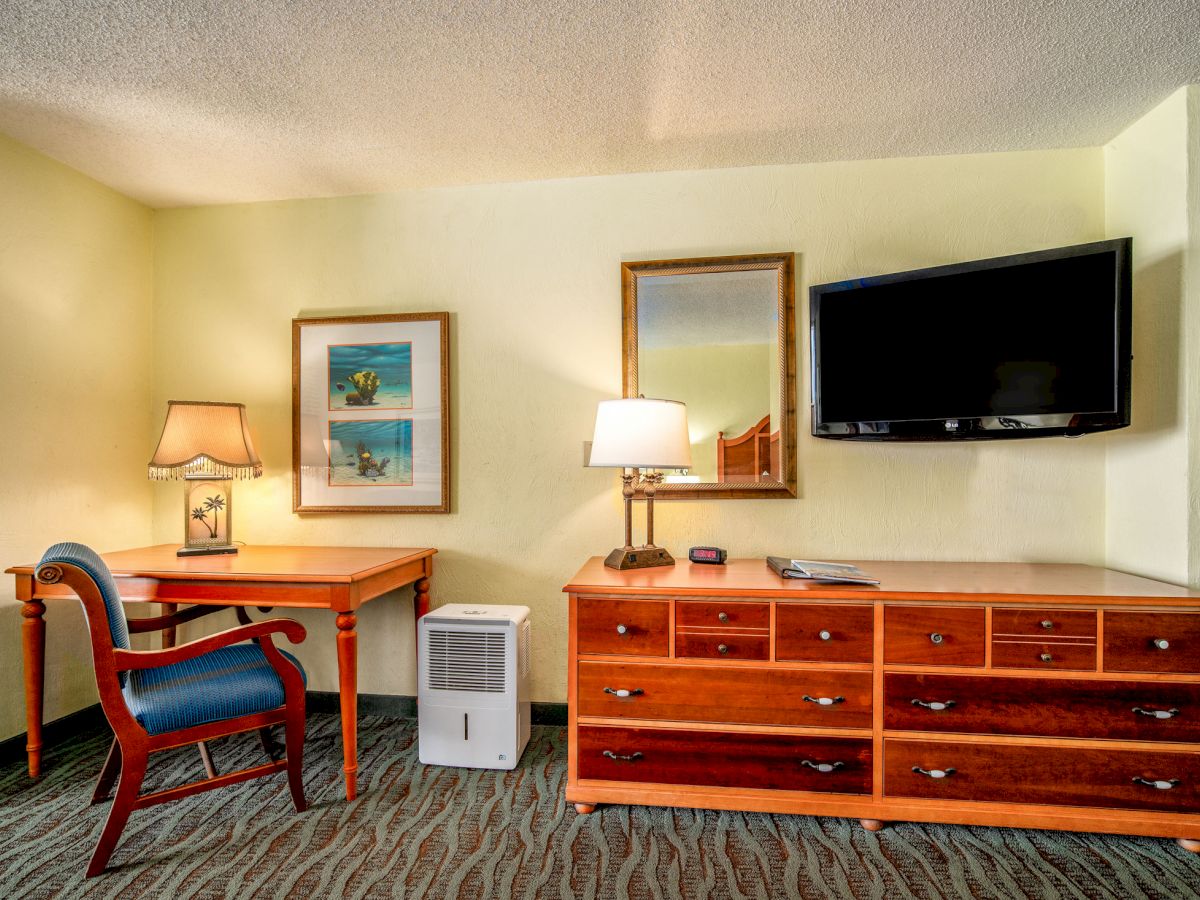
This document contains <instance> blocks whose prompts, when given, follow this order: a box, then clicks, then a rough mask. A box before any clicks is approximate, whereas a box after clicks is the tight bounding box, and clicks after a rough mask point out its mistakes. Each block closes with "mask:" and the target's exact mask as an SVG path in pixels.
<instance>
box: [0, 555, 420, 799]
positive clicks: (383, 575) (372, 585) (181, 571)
mask: <svg viewBox="0 0 1200 900" xmlns="http://www.w3.org/2000/svg"><path fill="white" fill-rule="evenodd" d="M177 549H178V546H177V545H176V544H159V545H158V546H155V547H140V548H138V549H136V550H121V551H119V552H116V553H106V554H104V561H105V562H106V563H107V564H108V567H109V569H111V570H112V573H113V575H114V576H115V578H116V579H117V586H118V588H119V590H120V591H121V599H122V600H125V601H127V602H136V603H144V602H151V603H161V604H163V605H164V607H166V608H167V612H171V611H173V610H174V608H175V606H176V605H177V604H180V603H187V604H192V603H195V604H204V605H212V606H257V607H261V608H264V609H266V608H269V607H276V606H278V607H282V608H284V609H328V610H330V611H331V612H333V613H335V614H336V616H337V618H336V623H337V659H338V689H339V693H340V696H341V713H342V752H343V758H344V760H345V769H344V771H345V773H346V799H348V800H353V799H354V798H355V796H356V795H357V793H358V787H357V776H358V633H357V631H356V630H355V627H356V625H357V624H358V617H357V615H356V614H355V610H357V609H358V608H359V607H360V606H362V605H363V604H364V603H366V602H367V601H368V600H372V599H374V598H375V597H378V596H380V595H382V594H386V593H387V592H389V591H394V590H396V589H397V588H401V587H404V586H405V585H407V584H411V585H413V587H414V597H413V606H414V612H415V614H416V617H417V618H420V617H421V616H422V615H424V614H425V613H427V612H428V611H429V579H430V577H431V576H432V575H433V555H434V554H435V553H437V550H435V549H432V548H424V549H413V548H384V547H269V546H250V547H243V548H241V552H239V553H237V554H236V555H231V556H200V557H185V558H180V557H177V556H176V555H175V551H176V550H177ZM34 568H35V567H34V566H33V565H24V566H13V567H12V568H11V569H7V570H6V571H7V572H8V573H9V574H11V575H15V576H16V579H17V599H18V600H20V601H21V602H22V603H23V604H24V606H23V608H22V610H21V615H22V616H23V617H24V619H25V621H24V623H23V625H22V628H21V630H22V635H23V639H24V640H23V643H24V655H25V720H26V724H27V727H28V743H27V744H26V750H27V751H28V752H29V774H30V775H31V776H32V777H34V778H37V777H38V776H39V775H40V774H41V770H42V692H43V681H44V671H45V670H44V660H45V655H46V622H45V619H44V618H43V614H44V613H45V612H46V604H45V603H44V601H45V600H46V599H47V598H48V597H63V596H74V594H73V593H72V591H71V590H70V589H69V588H67V587H65V586H64V585H58V584H55V585H45V584H39V583H38V581H37V579H35V578H34ZM173 641H174V635H173V634H169V633H166V632H164V634H163V642H164V644H166V645H168V646H169V645H170V644H171V643H172V642H173Z"/></svg>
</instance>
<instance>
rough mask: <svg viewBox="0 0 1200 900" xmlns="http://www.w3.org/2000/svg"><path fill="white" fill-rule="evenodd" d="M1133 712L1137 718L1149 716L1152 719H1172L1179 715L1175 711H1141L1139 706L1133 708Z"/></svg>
mask: <svg viewBox="0 0 1200 900" xmlns="http://www.w3.org/2000/svg"><path fill="white" fill-rule="evenodd" d="M1133 711H1134V712H1135V713H1137V714H1138V715H1139V716H1149V717H1150V718H1152V719H1173V718H1175V717H1176V716H1177V715H1179V710H1177V709H1142V707H1140V706H1135V707H1134V708H1133Z"/></svg>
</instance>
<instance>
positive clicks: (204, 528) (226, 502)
mask: <svg viewBox="0 0 1200 900" xmlns="http://www.w3.org/2000/svg"><path fill="white" fill-rule="evenodd" d="M183 498H184V507H183V512H184V519H183V546H182V547H180V548H179V550H178V551H176V555H177V556H211V555H216V554H221V553H237V552H238V551H237V547H235V546H234V544H233V537H232V531H233V528H232V523H233V481H232V479H227V478H213V477H211V476H207V475H188V476H187V477H186V479H185V481H184V488H183Z"/></svg>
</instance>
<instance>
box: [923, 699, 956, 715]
mask: <svg viewBox="0 0 1200 900" xmlns="http://www.w3.org/2000/svg"><path fill="white" fill-rule="evenodd" d="M912 705H913V706H920V707H921V708H923V709H931V710H933V711H934V712H941V711H942V710H943V709H951V708H952V707H954V706H957V705H958V704H956V703H955V702H954V701H953V700H947V701H946V702H945V703H940V702H938V701H936V700H935V701H932V702H928V703H927V702H926V701H924V700H918V699H917V698H916V697H914V698H913V702H912Z"/></svg>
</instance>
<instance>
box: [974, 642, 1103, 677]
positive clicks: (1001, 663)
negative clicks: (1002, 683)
mask: <svg viewBox="0 0 1200 900" xmlns="http://www.w3.org/2000/svg"><path fill="white" fill-rule="evenodd" d="M992 668H995V669H1042V670H1046V671H1052V670H1055V669H1073V670H1076V671H1081V672H1094V671H1096V642H1095V641H1092V642H1091V643H1086V642H1084V641H1080V642H1078V643H1073V644H1068V643H1051V642H1047V641H1041V642H1039V641H1034V640H1027V641H1020V640H996V639H993V640H992Z"/></svg>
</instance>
